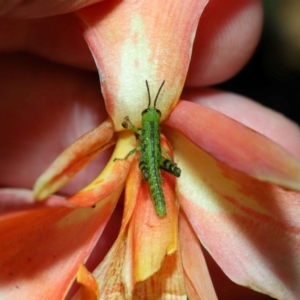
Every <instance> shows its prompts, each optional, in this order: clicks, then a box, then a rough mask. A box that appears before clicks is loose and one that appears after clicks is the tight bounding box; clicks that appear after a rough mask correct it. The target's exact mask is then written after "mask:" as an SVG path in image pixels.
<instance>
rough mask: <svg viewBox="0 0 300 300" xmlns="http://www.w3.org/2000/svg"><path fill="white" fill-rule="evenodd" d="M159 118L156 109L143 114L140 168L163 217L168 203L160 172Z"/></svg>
mask: <svg viewBox="0 0 300 300" xmlns="http://www.w3.org/2000/svg"><path fill="white" fill-rule="evenodd" d="M159 118H160V115H159V114H158V112H157V111H156V110H155V109H154V108H150V109H149V110H148V111H147V112H146V113H145V114H143V117H142V130H141V156H140V163H139V167H140V170H141V172H142V174H143V177H144V180H147V181H148V182H149V187H150V192H151V196H152V199H153V201H154V206H155V210H156V212H157V214H158V216H159V217H163V216H165V214H166V203H165V197H164V193H163V190H162V186H161V175H160V170H159V163H160V157H161V147H160V127H159Z"/></svg>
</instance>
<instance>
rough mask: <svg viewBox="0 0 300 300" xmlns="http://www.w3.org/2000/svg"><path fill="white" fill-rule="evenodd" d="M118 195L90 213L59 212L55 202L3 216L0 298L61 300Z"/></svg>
mask: <svg viewBox="0 0 300 300" xmlns="http://www.w3.org/2000/svg"><path fill="white" fill-rule="evenodd" d="M119 194H120V191H116V193H115V194H112V195H111V196H110V197H107V198H106V199H105V200H103V201H102V202H101V203H99V204H98V205H97V206H96V207H95V208H94V209H93V208H77V209H74V208H70V207H66V206H59V205H58V202H59V201H57V202H56V204H52V205H50V204H49V205H47V204H48V202H49V201H47V202H44V203H43V204H40V205H39V207H38V208H36V209H31V210H23V211H21V212H15V213H10V214H8V215H4V216H2V217H1V218H0V269H1V272H0V298H1V299H62V298H63V297H64V295H65V294H66V293H67V291H68V289H69V287H70V285H71V284H72V281H73V279H74V277H75V276H76V273H77V270H78V267H79V265H80V263H81V262H84V261H85V260H86V259H87V258H88V256H89V254H90V252H91V251H92V249H93V247H94V245H95V244H96V242H97V240H98V239H99V237H100V235H101V233H102V231H103V229H104V227H105V225H106V223H107V221H108V219H109V217H110V215H111V213H112V211H113V209H114V207H115V204H116V201H117V199H118V196H119ZM19 197H20V196H19ZM31 198H32V201H34V198H33V195H32V196H31ZM58 200H59V199H58ZM27 201H28V197H27V199H25V202H27Z"/></svg>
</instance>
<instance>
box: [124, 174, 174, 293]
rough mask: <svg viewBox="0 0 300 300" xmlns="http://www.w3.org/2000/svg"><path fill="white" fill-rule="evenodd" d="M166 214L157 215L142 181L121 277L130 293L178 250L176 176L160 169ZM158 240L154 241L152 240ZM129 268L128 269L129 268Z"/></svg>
mask: <svg viewBox="0 0 300 300" xmlns="http://www.w3.org/2000/svg"><path fill="white" fill-rule="evenodd" d="M162 176H163V184H162V186H163V191H164V195H165V201H166V206H167V215H166V216H165V217H163V218H160V217H158V216H157V213H156V211H155V208H154V204H153V200H152V198H151V196H150V194H149V187H148V183H146V182H144V183H142V185H141V187H140V190H139V194H138V199H137V202H136V206H135V210H134V213H133V216H132V218H131V221H130V225H129V229H128V240H127V248H126V259H125V262H124V265H125V267H124V269H126V274H125V275H124V278H125V279H124V281H125V285H126V290H127V292H128V293H129V294H130V293H131V292H132V290H133V288H134V285H135V284H136V283H137V282H141V281H144V280H146V279H147V278H149V277H150V276H152V275H153V274H154V273H155V272H157V271H158V270H159V269H160V268H161V266H162V263H163V261H164V259H165V256H166V255H170V254H172V253H174V251H176V250H177V243H178V223H177V222H178V207H177V203H176V197H175V192H174V190H175V179H174V177H173V176H172V175H169V174H166V173H165V172H163V171H162ZM155 241H157V242H155ZM129 270H130V272H129Z"/></svg>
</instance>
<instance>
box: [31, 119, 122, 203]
mask: <svg viewBox="0 0 300 300" xmlns="http://www.w3.org/2000/svg"><path fill="white" fill-rule="evenodd" d="M113 133H114V128H113V124H112V123H111V121H110V120H107V121H105V122H104V123H102V124H101V125H100V126H99V127H97V128H95V129H93V130H91V131H89V132H88V133H86V134H84V135H83V136H81V137H80V138H79V139H78V140H77V141H76V142H74V143H73V144H72V145H71V146H70V147H69V148H67V149H66V150H65V151H64V152H63V153H61V154H60V155H59V156H58V157H57V158H56V160H55V161H54V162H53V163H52V164H51V165H50V166H49V168H48V169H47V170H46V171H45V172H44V173H43V174H42V175H41V176H40V177H39V178H38V179H37V181H36V183H35V185H34V193H35V197H36V199H37V200H44V199H46V198H47V197H48V196H49V195H51V194H52V193H54V192H56V191H57V190H58V189H59V188H60V187H62V186H63V185H64V184H66V183H67V182H68V181H69V180H70V179H71V178H72V177H73V176H74V175H76V173H77V172H79V171H80V170H81V169H82V168H83V167H84V166H85V165H86V164H87V163H88V162H89V161H90V160H92V159H93V158H94V157H95V156H96V155H98V154H99V153H100V152H102V151H104V150H105V149H106V148H108V147H110V146H111V145H113V144H114V143H115V142H116V140H115V139H114V138H113Z"/></svg>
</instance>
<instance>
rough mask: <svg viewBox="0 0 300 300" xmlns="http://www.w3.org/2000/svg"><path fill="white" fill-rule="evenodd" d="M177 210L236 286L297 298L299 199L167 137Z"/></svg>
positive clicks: (179, 138)
mask: <svg viewBox="0 0 300 300" xmlns="http://www.w3.org/2000/svg"><path fill="white" fill-rule="evenodd" d="M169 139H170V140H171V142H172V144H173V146H174V148H175V149H176V150H175V157H176V160H177V161H178V165H179V166H180V167H181V168H182V175H181V177H180V178H179V180H177V184H178V193H179V195H180V204H181V207H182V208H183V210H184V211H185V213H186V215H187V218H188V220H189V222H190V223H191V224H192V226H193V228H194V230H195V232H196V234H197V236H198V237H199V239H200V240H201V242H202V243H203V245H204V246H205V247H206V248H207V249H208V251H209V252H210V254H211V255H212V257H213V258H214V259H215V260H216V261H217V263H218V264H219V265H220V267H221V268H222V269H223V271H224V272H225V273H226V274H227V275H228V276H229V278H231V279H232V280H234V281H235V282H237V283H238V284H241V285H244V286H248V287H250V288H252V289H254V290H257V291H260V292H262V293H266V294H268V295H270V296H272V297H274V298H276V299H297V298H298V297H299V295H300V285H299V281H300V254H299V245H300V223H299V218H300V213H299V202H300V194H299V193H297V192H293V191H285V190H283V189H281V188H280V187H277V186H275V185H271V184H268V183H264V182H261V181H258V180H256V179H254V178H252V177H250V176H248V175H246V174H244V173H242V172H239V171H237V170H234V169H231V168H230V167H228V166H227V165H226V164H224V163H221V162H219V161H217V160H215V159H214V158H213V157H212V156H210V155H209V154H207V153H206V152H204V151H202V150H201V149H200V148H198V147H197V146H196V145H194V144H193V143H191V142H189V141H188V140H187V139H186V138H184V137H183V136H182V135H180V134H179V133H176V132H173V133H172V134H171V133H170V134H169Z"/></svg>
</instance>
